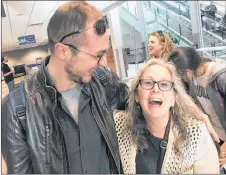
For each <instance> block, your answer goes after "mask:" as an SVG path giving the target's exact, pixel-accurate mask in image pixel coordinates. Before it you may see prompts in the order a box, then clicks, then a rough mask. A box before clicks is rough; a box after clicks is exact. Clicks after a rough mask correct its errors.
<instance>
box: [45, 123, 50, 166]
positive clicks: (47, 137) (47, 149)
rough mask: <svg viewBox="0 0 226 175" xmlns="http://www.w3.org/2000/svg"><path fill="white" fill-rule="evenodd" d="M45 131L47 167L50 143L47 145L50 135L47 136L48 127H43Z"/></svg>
mask: <svg viewBox="0 0 226 175" xmlns="http://www.w3.org/2000/svg"><path fill="white" fill-rule="evenodd" d="M45 130H46V153H47V154H46V164H47V165H49V164H50V143H49V139H50V134H49V130H50V129H49V125H45Z"/></svg>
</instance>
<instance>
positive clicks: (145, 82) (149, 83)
mask: <svg viewBox="0 0 226 175" xmlns="http://www.w3.org/2000/svg"><path fill="white" fill-rule="evenodd" d="M155 83H157V85H158V88H159V89H160V90H161V91H170V90H171V89H172V87H173V85H174V83H173V82H171V81H167V80H162V81H153V80H149V79H141V80H139V84H140V85H141V87H142V88H143V89H146V90H151V89H152V88H153V87H154V86H155Z"/></svg>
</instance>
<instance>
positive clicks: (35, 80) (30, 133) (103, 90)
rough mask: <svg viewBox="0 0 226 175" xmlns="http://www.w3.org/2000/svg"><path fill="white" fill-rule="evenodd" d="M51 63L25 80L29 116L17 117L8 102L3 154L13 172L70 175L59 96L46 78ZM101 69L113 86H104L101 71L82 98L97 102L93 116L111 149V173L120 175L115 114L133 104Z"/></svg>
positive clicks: (4, 107)
mask: <svg viewBox="0 0 226 175" xmlns="http://www.w3.org/2000/svg"><path fill="white" fill-rule="evenodd" d="M48 62H49V57H48V58H47V59H46V60H45V61H43V63H42V65H41V68H40V70H39V71H38V72H37V73H35V74H33V75H32V76H31V77H30V78H28V79H27V80H26V81H25V94H26V117H23V118H18V117H15V116H13V113H12V110H11V106H10V103H9V98H8V96H7V97H6V98H5V99H4V100H3V102H2V154H3V158H4V159H5V161H6V164H7V169H8V173H16V174H20V173H21V174H24V173H62V174H64V173H70V172H69V163H68V155H67V150H66V146H65V141H64V135H63V131H62V128H61V126H60V124H59V121H58V119H57V118H56V117H55V115H54V110H55V108H56V104H57V92H56V90H55V88H53V87H52V86H49V82H48V80H47V78H46V77H47V75H46V70H45V67H46V65H47V64H48ZM98 69H99V71H98V72H102V73H104V74H103V75H104V76H105V78H106V77H107V80H108V81H105V83H104V84H103V83H102V81H100V77H99V76H98V73H97V71H95V72H94V75H93V77H92V80H91V81H90V82H89V83H87V84H84V85H83V86H82V92H81V93H84V94H86V98H90V99H91V104H92V105H91V109H92V113H93V116H94V118H95V120H96V122H97V124H98V127H99V128H100V131H101V133H102V135H103V137H104V139H105V141H106V143H107V146H108V150H109V159H110V165H111V171H112V173H119V172H121V170H120V157H119V148H118V143H117V136H116V133H115V126H114V121H113V110H114V109H116V108H119V109H120V108H121V107H120V106H119V104H124V102H125V101H126V100H127V97H128V91H129V90H128V87H127V86H126V84H125V83H123V82H121V81H120V80H119V79H118V77H117V75H116V74H115V73H113V72H110V71H109V70H108V69H107V68H98ZM103 75H102V78H103ZM14 91H15V98H16V99H15V100H16V101H17V100H19V99H20V97H19V93H18V87H16V88H15V90H14ZM83 100H84V101H86V100H87V99H83ZM81 104H83V102H81ZM84 104H85V105H89V104H90V103H88V104H87V103H84ZM122 106H123V105H122ZM72 137H73V136H72ZM94 146H95V145H94ZM97 161H98V160H97Z"/></svg>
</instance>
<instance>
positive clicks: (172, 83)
mask: <svg viewBox="0 0 226 175" xmlns="http://www.w3.org/2000/svg"><path fill="white" fill-rule="evenodd" d="M144 80H149V81H152V82H153V83H154V84H153V86H152V87H151V88H148V89H146V88H144V87H143V85H142V84H143V81H144ZM138 82H139V85H140V86H141V87H142V88H143V89H145V90H151V89H153V88H154V87H155V84H156V83H157V85H158V88H159V90H161V91H164V92H167V91H170V90H171V89H172V88H173V86H174V82H172V81H168V80H160V81H154V80H150V79H140V80H139V81H138ZM161 82H170V83H171V87H170V89H169V90H162V89H161V88H160V85H159V84H160V83H161Z"/></svg>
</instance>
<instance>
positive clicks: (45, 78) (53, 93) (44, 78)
mask: <svg viewBox="0 0 226 175" xmlns="http://www.w3.org/2000/svg"><path fill="white" fill-rule="evenodd" d="M49 60H50V56H47V57H46V58H45V59H44V60H43V61H42V64H41V67H40V70H39V71H38V75H37V76H38V79H39V80H40V82H41V84H42V85H43V86H44V87H45V89H46V91H47V94H48V96H49V98H50V99H51V101H52V102H55V103H56V100H57V96H58V95H59V93H58V92H57V90H56V87H55V86H54V84H53V82H52V81H51V79H50V78H49V74H48V72H47V69H46V66H47V65H48V64H49ZM91 81H92V80H91ZM81 90H82V92H84V93H85V94H86V95H87V96H89V94H90V86H89V83H87V84H83V85H82V88H81Z"/></svg>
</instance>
